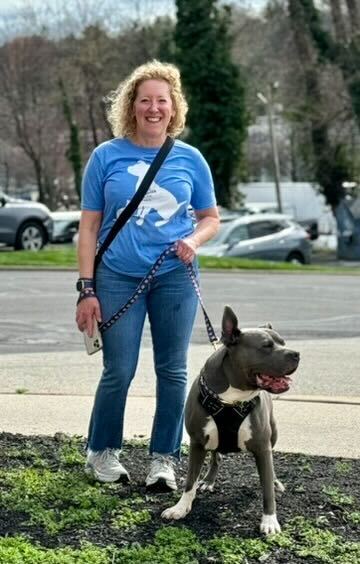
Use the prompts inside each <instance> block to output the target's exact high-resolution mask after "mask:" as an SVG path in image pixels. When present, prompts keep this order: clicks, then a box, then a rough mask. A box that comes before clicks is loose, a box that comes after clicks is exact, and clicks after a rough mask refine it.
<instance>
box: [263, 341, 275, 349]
mask: <svg viewBox="0 0 360 564" xmlns="http://www.w3.org/2000/svg"><path fill="white" fill-rule="evenodd" d="M273 346H274V343H273V341H266V343H264V344H263V347H264V349H272V348H273Z"/></svg>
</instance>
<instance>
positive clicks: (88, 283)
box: [76, 278, 94, 292]
mask: <svg viewBox="0 0 360 564" xmlns="http://www.w3.org/2000/svg"><path fill="white" fill-rule="evenodd" d="M85 288H94V279H93V278H79V280H78V281H77V282H76V289H77V291H78V292H82V290H85Z"/></svg>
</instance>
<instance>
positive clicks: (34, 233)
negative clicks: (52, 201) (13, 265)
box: [0, 192, 53, 251]
mask: <svg viewBox="0 0 360 564" xmlns="http://www.w3.org/2000/svg"><path fill="white" fill-rule="evenodd" d="M52 229H53V222H52V219H51V215H50V210H49V209H48V208H47V207H46V206H44V205H43V204H40V203H38V202H31V201H28V200H21V199H17V198H11V197H9V196H8V195H6V194H3V193H2V192H0V243H3V244H5V245H9V246H10V247H14V248H15V249H16V250H20V249H24V250H29V251H39V250H40V249H42V248H43V246H44V245H46V243H48V242H49V241H51V237H52Z"/></svg>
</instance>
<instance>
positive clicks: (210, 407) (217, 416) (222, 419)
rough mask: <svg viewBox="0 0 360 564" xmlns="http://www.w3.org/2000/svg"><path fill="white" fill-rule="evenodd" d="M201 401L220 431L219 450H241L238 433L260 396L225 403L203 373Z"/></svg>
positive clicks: (223, 452) (225, 451)
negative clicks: (238, 401)
mask: <svg viewBox="0 0 360 564" xmlns="http://www.w3.org/2000/svg"><path fill="white" fill-rule="evenodd" d="M199 391H200V393H199V402H200V404H201V405H202V406H203V408H204V409H205V410H206V411H207V412H208V414H209V415H211V417H213V419H214V420H215V423H216V426H217V429H218V433H219V445H218V447H217V449H216V450H217V451H218V452H220V453H222V454H226V453H228V452H239V450H240V449H239V447H238V433H239V429H240V425H241V424H242V422H243V421H244V419H245V418H246V417H247V416H248V415H249V413H250V412H251V411H252V410H253V409H254V407H255V406H256V404H257V402H258V400H259V398H258V397H256V398H253V399H252V400H249V401H242V402H240V403H237V404H235V405H227V404H225V403H223V402H222V401H221V400H220V398H219V396H218V395H217V394H215V392H213V391H212V390H210V388H209V387H208V385H207V384H206V382H205V379H204V377H203V375H202V374H201V375H200V380H199Z"/></svg>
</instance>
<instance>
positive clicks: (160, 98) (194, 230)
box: [76, 61, 219, 491]
mask: <svg viewBox="0 0 360 564" xmlns="http://www.w3.org/2000/svg"><path fill="white" fill-rule="evenodd" d="M186 112H187V103H186V100H185V98H184V95H183V93H182V87H181V81H180V73H179V70H178V69H177V67H175V66H174V65H170V64H165V63H160V62H159V61H151V62H149V63H146V64H144V65H142V66H140V67H138V68H136V69H135V70H134V71H133V72H132V73H131V75H130V76H129V77H128V78H127V79H126V80H125V81H124V82H122V83H121V84H120V85H119V88H118V89H117V90H116V92H115V93H113V95H112V96H111V98H110V111H109V122H110V124H111V126H112V128H113V132H114V135H115V138H114V139H112V140H110V141H107V142H105V143H103V144H102V145H100V146H98V147H97V148H96V149H95V151H94V152H93V154H92V155H91V157H90V160H89V162H88V164H87V167H86V170H85V174H84V182H83V191H82V193H83V200H82V216H81V221H80V230H79V244H78V250H79V271H80V279H79V281H78V286H77V287H78V289H79V290H83V291H81V292H80V296H79V300H78V306H77V314H76V319H77V324H78V328H79V329H80V331H87V333H88V334H89V335H90V336H91V335H92V332H93V327H94V319H95V320H97V321H101V320H102V318H103V319H104V320H106V319H109V318H110V317H111V316H112V315H113V313H114V310H116V308H117V304H119V305H120V304H124V303H126V302H127V300H128V299H129V298H130V296H131V295H132V294H133V293H134V291H135V290H136V288H137V287H138V286H139V284H140V282H141V280H142V278H143V277H144V276H145V275H146V274H147V272H148V271H150V269H152V268H153V265H154V263H155V262H156V260H157V259H158V257H159V255H161V254H162V253H163V252H164V251H166V249H168V248H169V247H170V246H171V247H172V246H174V249H175V251H174V252H172V253H171V254H169V256H168V258H167V259H166V261H164V262H163V263H162V266H161V270H160V271H157V273H156V275H155V277H154V280H152V282H151V283H149V284H145V285H144V291H143V292H142V294H141V296H140V297H139V299H138V300H137V301H136V303H135V304H134V305H133V306H132V307H131V308H130V309H129V311H128V312H127V313H126V315H124V316H123V317H122V318H121V319H120V320H118V321H117V322H116V323H115V324H114V325H113V326H112V327H111V329H110V330H109V331H106V332H104V333H103V345H104V346H103V355H104V371H103V374H102V377H101V380H100V383H99V387H98V390H97V393H96V397H95V403H94V408H93V412H92V416H91V421H90V426H89V442H88V456H87V463H86V472H87V473H88V474H91V475H92V476H93V477H94V478H95V479H97V480H99V481H101V482H115V481H118V480H129V474H128V471H127V470H126V469H125V468H124V466H123V465H122V464H121V463H120V461H119V453H120V449H121V445H122V433H123V419H124V409H125V404H126V398H127V392H128V388H129V385H130V383H131V381H132V379H133V377H134V374H135V370H136V365H137V359H138V355H139V349H140V342H141V335H142V331H143V326H144V320H145V317H146V315H148V317H149V321H150V325H151V334H152V339H153V345H154V360H155V371H156V376H157V382H158V385H157V407H156V413H155V418H154V424H153V429H152V433H151V435H152V438H151V442H150V454H151V455H152V462H151V467H150V472H149V474H148V476H147V478H146V486H147V487H148V488H150V489H154V490H159V489H160V490H165V491H167V490H175V489H176V487H177V486H176V479H175V473H174V464H175V462H176V461H177V459H178V458H179V456H180V443H181V436H182V427H183V407H184V401H185V393H186V378H187V370H186V362H187V350H188V346H189V341H190V337H191V332H192V327H193V323H194V319H195V314H196V308H197V296H196V294H195V292H194V289H193V286H192V283H191V280H190V279H189V277H188V275H187V272H186V269H185V268H184V263H185V264H188V263H191V262H193V261H194V260H195V256H196V251H197V248H198V247H199V246H200V245H201V244H202V243H204V242H206V241H207V240H208V239H210V238H211V237H212V236H213V235H214V234H215V233H216V231H217V228H218V225H219V219H218V211H217V208H216V202H215V194H214V185H213V180H212V176H211V172H210V169H209V166H208V164H207V162H206V161H205V159H204V157H203V156H202V155H201V153H200V152H199V151H198V150H197V149H196V148H195V147H192V146H190V145H188V144H187V143H184V142H183V141H180V140H178V139H176V140H175V141H174V142H173V143H172V144H171V145H172V148H171V151H170V152H169V153H168V154H167V157H166V158H165V160H164V161H163V163H162V165H161V167H160V169H159V170H158V172H157V174H156V177H155V180H154V181H153V182H152V184H151V186H150V187H149V189H148V191H147V193H146V194H145V196H144V197H143V199H142V200H141V203H140V205H139V206H138V207H137V209H136V210H135V212H134V213H133V214H132V216H131V217H130V218H129V220H128V221H127V223H126V224H125V225H124V227H123V228H122V230H121V233H119V234H118V235H117V236H116V237H115V239H114V240H113V241H112V243H111V245H110V246H109V248H108V249H107V250H106V251H105V252H104V254H103V255H102V259H101V262H100V265H99V267H98V269H97V271H96V280H95V272H94V258H95V250H96V247H97V244H98V243H99V244H100V246H101V245H102V244H103V243H104V241H105V240H106V237H107V235H108V233H109V232H110V230H111V228H112V226H113V224H114V222H115V221H116V218H117V217H118V216H119V215H120V214H121V212H122V210H124V208H126V207H127V205H128V202H129V201H130V200H131V199H132V198H133V196H134V194H135V192H136V191H138V190H139V189H140V186H141V185H142V182H143V178H144V176H145V175H146V173H147V171H148V170H149V168H150V166H151V164H152V162H153V161H154V159H155V157H156V156H157V154H158V151H159V148H160V147H162V146H163V144H164V142H165V140H167V137H176V136H177V135H179V134H180V133H181V132H182V131H183V129H184V126H185V116H186ZM190 206H191V207H192V208H193V210H194V213H195V215H196V220H197V224H196V226H194V222H193V216H192V214H191V213H190V212H189V209H190ZM194 266H195V269H196V270H197V264H196V262H195V265H194ZM95 282H96V292H95ZM100 329H101V328H100ZM129 335H131V338H130V339H129Z"/></svg>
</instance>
